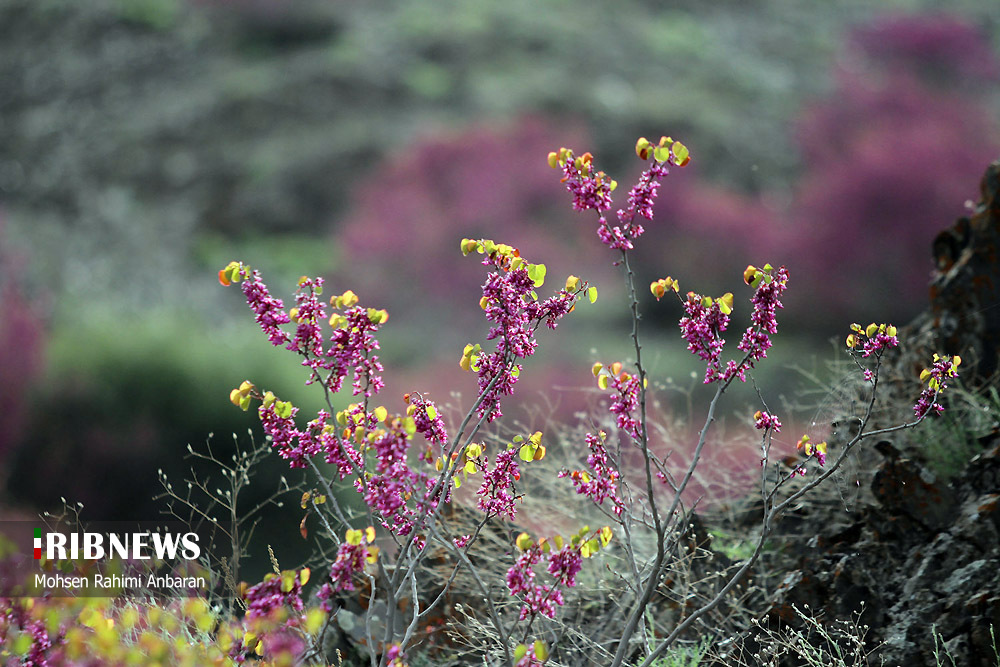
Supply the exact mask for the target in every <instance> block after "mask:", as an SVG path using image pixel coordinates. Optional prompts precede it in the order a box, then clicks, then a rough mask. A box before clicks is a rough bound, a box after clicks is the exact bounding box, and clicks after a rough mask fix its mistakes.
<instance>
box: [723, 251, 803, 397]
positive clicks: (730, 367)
mask: <svg viewBox="0 0 1000 667" xmlns="http://www.w3.org/2000/svg"><path fill="white" fill-rule="evenodd" d="M750 269H754V275H753V277H752V278H751V277H750V276H749V275H748V273H749V271H750ZM747 272H748V273H744V278H745V279H747V282H748V283H750V284H753V282H754V281H755V280H756V281H758V284H757V288H756V291H755V292H754V295H753V297H751V298H750V303H751V305H752V306H753V311H752V312H751V313H750V326H749V327H747V330H746V331H744V332H743V337H742V338H741V339H740V344H739V345H737V346H736V347H737V349H739V350H741V351H742V352H745V353H746V361H745V362H743V363H741V364H737V363H736V362H735V361H730V362H729V363H728V364H727V365H726V372H725V375H724V377H723V379H725V380H728V379H729V378H731V377H733V376H734V375H735V376H737V377H738V378H739V379H740V381H741V382H746V371H747V369H748V368H753V367H754V363H755V362H757V361H759V360H760V359H764V358H765V357H767V351H768V349H770V347H771V338H770V335H769V334H776V333H778V319H777V311H778V309H779V308H782V307H783V306H782V305H781V295H782V294H783V293H784V292H785V290H786V289H787V288H788V269H786V268H785V267H784V266H781V267H779V268H778V269H776V270H773V271H772V269H771V267H770V265H765V266H764V268H763V270H762V269H756V268H755V267H752V266H750V267H747Z"/></svg>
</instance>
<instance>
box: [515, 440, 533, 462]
mask: <svg viewBox="0 0 1000 667" xmlns="http://www.w3.org/2000/svg"><path fill="white" fill-rule="evenodd" d="M517 455H518V457H519V458H520V459H521V460H522V461H525V462H528V461H533V460H534V459H535V446H534V445H530V444H528V445H521V449H520V450H519V451H518V453H517Z"/></svg>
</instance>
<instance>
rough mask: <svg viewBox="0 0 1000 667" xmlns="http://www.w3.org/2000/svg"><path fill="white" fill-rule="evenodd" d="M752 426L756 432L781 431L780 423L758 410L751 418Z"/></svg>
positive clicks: (768, 414)
mask: <svg viewBox="0 0 1000 667" xmlns="http://www.w3.org/2000/svg"><path fill="white" fill-rule="evenodd" d="M753 426H754V428H755V429H757V430H758V431H767V430H771V431H774V432H775V433H777V432H778V431H780V430H781V422H780V421H778V418H777V417H775V416H774V415H772V414H771V413H769V412H764V411H762V410H758V411H757V412H756V413H754V416H753Z"/></svg>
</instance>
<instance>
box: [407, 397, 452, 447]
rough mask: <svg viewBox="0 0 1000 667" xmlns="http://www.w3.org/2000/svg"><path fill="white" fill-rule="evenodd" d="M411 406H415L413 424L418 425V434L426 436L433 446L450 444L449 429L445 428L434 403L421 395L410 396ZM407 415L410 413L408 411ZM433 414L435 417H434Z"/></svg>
mask: <svg viewBox="0 0 1000 667" xmlns="http://www.w3.org/2000/svg"><path fill="white" fill-rule="evenodd" d="M408 396H409V397H410V398H409V402H410V405H411V406H413V410H412V414H411V416H412V417H413V422H414V424H416V427H417V433H419V434H421V435H423V436H424V438H426V439H427V442H429V443H430V444H432V445H438V446H440V447H444V446H445V445H447V444H448V429H446V428H445V425H444V420H442V419H441V414H440V413H439V412H438V410H437V407H436V406H435V405H434V403H433V402H432V401H428V400H426V399H425V398H423V397H422V396H420V395H419V394H409V395H408ZM407 413H410V411H409V410H407ZM431 414H433V415H434V416H433V417H432V416H431Z"/></svg>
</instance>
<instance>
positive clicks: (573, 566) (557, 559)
mask: <svg viewBox="0 0 1000 667" xmlns="http://www.w3.org/2000/svg"><path fill="white" fill-rule="evenodd" d="M582 568H583V556H581V555H580V551H579V550H578V549H576V548H575V547H573V546H571V545H569V544H565V545H563V548H562V549H560V550H559V551H554V552H552V554H551V555H549V567H548V570H549V574H551V575H552V576H553V577H555V578H556V581H558V582H559V583H560V584H562V585H563V586H568V587H570V588H572V587H573V586H576V575H577V573H578V572H579V571H580V570H581V569H582Z"/></svg>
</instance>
